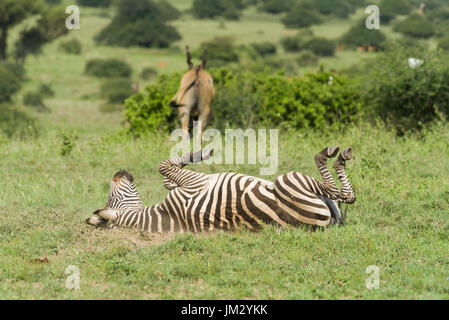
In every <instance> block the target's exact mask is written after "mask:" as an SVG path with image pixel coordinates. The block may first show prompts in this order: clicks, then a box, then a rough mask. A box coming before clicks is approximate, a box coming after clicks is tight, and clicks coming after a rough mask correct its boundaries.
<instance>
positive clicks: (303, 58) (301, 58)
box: [296, 50, 318, 67]
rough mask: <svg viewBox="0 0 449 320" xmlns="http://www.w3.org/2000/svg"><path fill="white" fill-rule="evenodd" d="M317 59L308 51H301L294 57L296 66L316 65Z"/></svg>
mask: <svg viewBox="0 0 449 320" xmlns="http://www.w3.org/2000/svg"><path fill="white" fill-rule="evenodd" d="M317 62H318V57H317V56H316V55H315V53H313V52H312V51H310V50H304V51H301V52H300V53H299V54H298V56H297V57H296V63H297V64H298V66H301V67H303V66H308V65H316V64H317Z"/></svg>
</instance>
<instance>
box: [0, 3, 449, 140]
mask: <svg viewBox="0 0 449 320" xmlns="http://www.w3.org/2000/svg"><path fill="white" fill-rule="evenodd" d="M375 3H376V4H377V5H378V6H379V8H380V17H381V29H380V30H368V29H367V28H365V19H366V17H367V16H368V15H367V14H366V13H365V7H366V5H367V2H366V1H364V0H332V1H331V0H329V1H327V0H326V1H324V0H323V1H311V0H219V1H209V0H172V1H168V0H128V1H124V0H95V1H87V0H78V2H77V4H78V5H79V6H80V8H81V20H82V21H81V29H80V30H73V31H71V32H69V31H68V30H67V29H66V28H65V19H66V17H67V14H66V13H65V6H66V5H68V4H69V2H68V1H62V0H61V1H58V0H47V1H44V0H42V1H31V0H17V1H13V0H5V1H2V3H1V4H0V9H1V14H0V29H1V32H0V61H1V65H0V103H1V105H2V108H3V109H5V112H3V113H2V114H3V117H4V119H2V122H1V123H2V127H1V130H2V131H3V132H4V133H5V134H7V135H8V136H11V135H14V134H15V133H14V132H16V133H17V136H19V137H22V138H24V137H25V136H26V135H27V133H32V134H33V135H35V134H36V133H37V132H38V131H39V130H38V127H39V126H40V124H42V123H44V124H45V122H46V121H47V120H48V119H49V118H53V117H54V116H53V115H51V114H52V113H54V112H57V113H58V112H61V108H60V107H59V105H58V104H59V102H61V100H60V99H61V98H62V97H64V102H63V103H64V104H65V105H67V104H69V105H72V106H74V105H76V104H79V103H82V102H88V103H89V104H92V105H93V106H92V107H89V109H88V112H89V113H92V112H93V113H95V112H97V111H99V112H100V113H107V114H109V117H110V118H111V119H113V121H115V122H116V123H117V125H119V126H120V122H121V121H125V124H126V125H127V131H128V132H134V133H138V132H139V133H143V132H145V131H148V130H164V128H165V129H171V128H174V127H176V126H177V121H178V120H177V117H176V110H172V109H170V108H169V107H168V104H167V101H168V99H169V97H171V96H172V95H173V93H174V92H175V87H176V85H177V81H178V80H177V78H179V77H180V75H181V74H180V72H182V71H183V70H185V62H184V61H185V57H184V46H185V45H190V46H191V48H192V51H193V56H194V58H199V56H200V54H201V53H202V51H203V50H204V49H205V48H207V50H208V66H209V67H210V69H211V72H212V73H213V74H214V77H215V78H216V82H217V86H218V88H219V90H217V99H216V100H215V102H214V108H213V109H214V115H213V120H212V121H213V122H212V123H213V125H214V126H215V127H217V128H224V127H226V126H248V125H253V126H254V125H275V126H280V127H289V128H308V127H319V126H323V125H324V123H326V124H330V125H333V124H337V123H340V122H341V123H345V122H348V121H350V122H353V121H359V120H360V119H362V118H363V120H364V121H365V120H367V121H377V120H379V119H381V120H382V121H384V122H386V123H388V125H389V126H390V127H392V128H395V129H396V130H398V132H399V133H401V134H402V133H404V132H406V131H407V130H415V129H420V128H421V127H422V125H423V124H425V123H427V122H431V121H432V120H434V119H436V118H441V117H442V116H443V117H445V116H447V114H448V112H449V111H448V103H447V97H446V96H445V95H446V92H447V88H448V85H449V82H448V76H447V72H448V68H447V67H446V65H447V63H445V61H447V53H448V51H449V34H448V32H449V31H448V30H449V28H447V27H448V26H449V4H448V3H447V2H446V1H444V0H429V1H426V2H425V6H422V5H421V1H417V0H401V1H394V2H392V1H387V0H381V1H375ZM409 58H414V59H418V60H423V61H424V64H423V65H422V66H419V67H418V68H411V67H410V66H409V65H408V59H409ZM50 65H51V68H49V67H48V66H50ZM173 72H175V73H173ZM161 74H162V75H164V76H163V77H159V78H158V75H161ZM332 79H333V80H332ZM67 82H72V83H76V85H75V87H73V86H66V83H67ZM70 88H71V89H72V92H69V89H70ZM94 88H97V89H95V90H94ZM242 88H243V90H242ZM48 89H49V90H51V91H52V94H51V95H50V94H48V92H47V93H46V90H47V91H48ZM74 91H76V92H74ZM134 93H138V95H137V96H134V97H133V98H131V99H129V100H128V102H127V103H126V104H125V103H124V101H125V100H126V98H128V97H130V96H132V95H133V94H134ZM95 106H96V107H95ZM242 106H244V107H242ZM62 109H63V110H64V112H63V113H71V114H72V113H76V110H77V108H76V107H74V108H73V107H71V106H65V107H63V108H62ZM125 109H126V110H125ZM12 110H14V111H12ZM44 111H46V112H44ZM123 111H126V112H125V116H123V115H122V114H123ZM11 112H13V114H14V115H15V116H11V115H7V114H9V113H11ZM19 115H20V116H19ZM152 118H154V119H152ZM7 119H8V120H7ZM261 119H263V121H262V122H261ZM9 121H12V123H11V124H10V125H9V124H8V123H9ZM164 122H167V123H164ZM68 125H69V126H70V123H69V124H68ZM12 128H15V129H12Z"/></svg>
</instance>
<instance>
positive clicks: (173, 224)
mask: <svg viewBox="0 0 449 320" xmlns="http://www.w3.org/2000/svg"><path fill="white" fill-rule="evenodd" d="M337 153H338V147H328V148H325V149H324V150H322V151H321V152H320V153H318V154H317V155H316V156H315V163H316V164H317V167H318V170H319V171H320V174H321V177H322V179H323V181H322V182H321V181H318V180H316V179H314V178H311V177H308V176H306V175H304V174H301V173H299V172H294V171H292V172H289V173H287V174H284V175H281V176H279V177H278V178H277V179H276V180H275V182H274V183H272V182H270V181H267V180H264V179H260V178H256V177H252V176H247V175H243V174H239V173H233V172H227V173H219V174H204V173H199V172H194V171H191V170H186V169H183V167H184V166H185V165H186V164H187V163H191V162H194V160H195V162H196V161H198V160H206V159H208V158H210V156H211V154H212V150H209V151H205V150H203V151H198V152H195V153H191V154H188V155H184V156H182V157H176V158H173V159H169V160H164V161H162V162H161V163H160V166H159V172H160V173H161V174H162V175H163V176H164V187H165V188H166V189H168V190H170V192H169V193H168V195H167V197H166V198H165V200H164V201H162V202H161V203H158V204H156V205H153V206H150V207H144V206H143V204H142V201H141V200H140V198H139V195H138V194H137V190H136V188H135V186H134V178H133V177H132V175H131V174H129V173H128V172H127V171H125V170H121V171H119V172H117V173H116V174H115V175H114V177H113V179H112V182H111V189H110V194H109V198H108V201H107V204H106V207H105V208H103V209H99V210H96V211H95V212H94V213H93V216H92V217H90V218H88V219H87V220H86V223H88V224H90V225H93V226H109V227H115V226H120V227H133V228H139V229H141V230H144V231H148V232H155V233H168V232H170V233H177V232H204V231H214V230H234V229H236V228H238V227H239V226H241V225H245V226H246V227H247V228H249V229H250V230H257V229H259V228H260V227H261V226H262V225H263V224H269V223H275V224H277V225H279V226H286V225H298V224H308V225H314V226H321V227H324V226H327V225H329V224H339V223H341V222H343V217H342V215H341V213H340V210H339V203H354V202H355V194H354V191H353V189H352V186H351V184H350V183H349V180H348V178H347V176H346V172H345V164H346V161H347V160H349V159H351V158H352V149H351V148H348V149H346V150H344V151H342V152H341V153H340V155H339V156H338V158H337V160H336V161H335V163H334V167H335V169H336V171H337V174H338V178H339V180H340V182H341V189H340V190H339V189H338V188H337V186H336V184H335V182H334V180H333V178H332V175H331V174H330V172H329V169H328V168H327V159H328V158H333V157H335V156H336V155H337Z"/></svg>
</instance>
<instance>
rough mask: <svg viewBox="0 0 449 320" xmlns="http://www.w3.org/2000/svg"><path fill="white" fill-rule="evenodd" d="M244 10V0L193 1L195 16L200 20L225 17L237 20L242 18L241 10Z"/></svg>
mask: <svg viewBox="0 0 449 320" xmlns="http://www.w3.org/2000/svg"><path fill="white" fill-rule="evenodd" d="M243 8H244V2H243V1H242V0H214V1H210V0H193V3H192V9H191V10H192V12H193V15H194V16H196V17H197V18H200V19H211V18H215V17H219V16H220V17H224V18H227V19H231V20H236V19H238V18H239V17H240V14H241V9H243Z"/></svg>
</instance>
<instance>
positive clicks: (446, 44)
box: [438, 33, 449, 51]
mask: <svg viewBox="0 0 449 320" xmlns="http://www.w3.org/2000/svg"><path fill="white" fill-rule="evenodd" d="M438 48H440V49H442V50H446V51H449V33H448V35H447V36H445V37H443V38H441V39H440V40H438Z"/></svg>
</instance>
